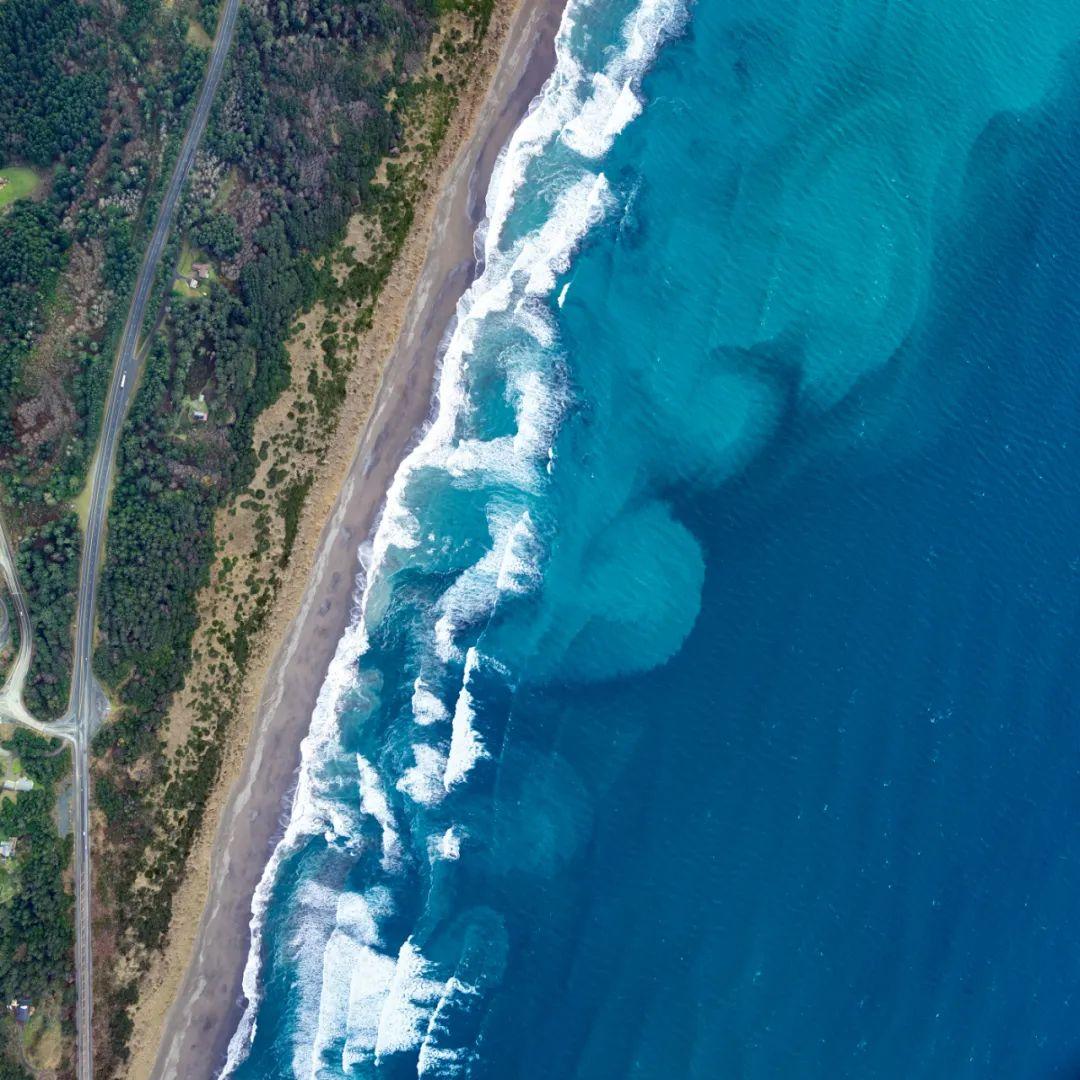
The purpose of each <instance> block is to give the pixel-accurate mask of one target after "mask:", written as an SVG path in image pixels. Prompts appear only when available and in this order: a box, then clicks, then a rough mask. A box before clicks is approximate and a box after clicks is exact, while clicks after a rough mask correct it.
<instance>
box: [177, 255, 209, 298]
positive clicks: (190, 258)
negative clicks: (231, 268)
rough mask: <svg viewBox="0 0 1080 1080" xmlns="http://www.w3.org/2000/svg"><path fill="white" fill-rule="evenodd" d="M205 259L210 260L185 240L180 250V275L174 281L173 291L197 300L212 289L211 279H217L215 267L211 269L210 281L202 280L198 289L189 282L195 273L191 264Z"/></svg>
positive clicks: (178, 273)
mask: <svg viewBox="0 0 1080 1080" xmlns="http://www.w3.org/2000/svg"><path fill="white" fill-rule="evenodd" d="M204 261H205V262H209V260H208V259H207V258H206V256H205V255H203V254H201V253H200V252H199V251H197V250H196V249H194V248H192V247H190V246H189V244H188V242H187V241H186V240H185V241H184V246H183V248H182V249H181V251H180V265H179V266H178V267H177V268H176V272H177V275H178V277H177V279H176V280H174V281H173V292H176V293H178V294H179V295H180V296H183V297H185V298H186V299H188V300H197V299H198V298H199V297H200V296H205V295H206V294H207V292H209V291H210V281H216V280H217V273H216V272H215V271H214V270H213V269H211V271H210V281H200V282H199V287H198V288H197V289H193V288H192V287H191V286H190V285H189V284H188V282H189V281H190V280H191V277H192V275H193V274H194V270H192V268H191V264H192V263H197V262H204Z"/></svg>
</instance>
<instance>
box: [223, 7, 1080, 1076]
mask: <svg viewBox="0 0 1080 1080" xmlns="http://www.w3.org/2000/svg"><path fill="white" fill-rule="evenodd" d="M1074 7H1075V6H1074V5H1067V4H1064V3H1053V2H1049V0H1040V2H1037V3H1034V4H1030V5H1025V6H1019V5H1012V4H1007V3H1003V2H998V0H982V2H979V3H972V2H965V3H961V2H959V0H955V2H945V0H938V2H937V3H934V4H929V3H925V2H923V0H912V2H910V3H907V4H904V5H902V7H901V6H898V5H895V4H886V3H884V2H881V3H877V2H872V0H864V2H862V3H859V4H857V5H856V4H851V5H847V4H844V3H839V2H838V3H825V2H821V0H814V2H807V3H803V4H796V3H794V2H792V0H760V2H757V3H752V2H750V3H748V2H742V3H739V4H734V3H728V2H727V0H699V2H698V3H697V4H695V5H694V6H692V7H690V8H689V9H687V10H686V11H684V12H682V13H680V12H678V10H677V9H674V8H670V7H668V6H666V5H664V4H661V3H659V2H656V3H653V4H646V5H645V6H643V7H640V8H638V7H636V6H635V5H634V4H632V3H629V2H627V3H623V2H618V0H591V2H590V0H574V2H573V3H572V6H571V8H570V15H571V19H572V23H573V25H570V23H568V24H567V25H566V27H565V28H564V34H563V37H562V39H561V42H562V43H561V46H560V66H559V69H558V71H557V73H556V77H555V80H554V82H553V83H552V84H550V85H549V87H548V89H547V91H546V95H545V99H544V103H542V104H541V106H540V107H539V108H538V109H537V110H536V111H535V112H534V113H533V114H532V116H531V117H530V120H529V121H527V122H526V125H525V128H524V129H523V131H522V132H521V133H519V139H518V143H517V144H516V145H515V146H513V147H511V150H510V152H509V154H508V157H507V159H506V163H505V165H504V168H503V169H502V170H501V171H500V172H499V174H498V175H497V177H496V180H495V183H494V185H493V190H492V194H491V196H490V197H489V210H490V212H491V217H492V225H491V227H490V228H489V231H488V236H487V241H486V243H487V271H486V273H485V276H484V277H483V278H482V279H481V280H480V282H478V284H477V286H475V287H474V289H473V290H472V291H471V293H470V294H469V296H468V297H466V300H465V301H464V302H463V306H462V307H461V309H460V311H459V324H458V329H457V331H456V334H455V337H454V338H453V339H452V340H451V343H450V346H449V350H448V353H447V359H446V361H445V363H444V369H443V375H442V383H441V392H440V399H439V411H438V414H437V417H436V418H435V419H434V422H433V424H432V426H431V428H430V430H429V431H428V432H427V434H426V436H425V438H424V439H423V441H422V442H421V444H420V447H419V448H418V450H417V451H416V453H415V454H414V455H413V456H412V457H411V458H410V461H409V462H408V463H407V464H406V466H405V468H404V469H403V470H402V472H401V473H400V474H399V478H398V481H397V482H396V484H395V488H394V490H393V491H392V493H391V498H390V505H389V508H388V510H387V513H386V515H385V517H384V520H383V523H382V525H381V526H380V529H379V532H378V534H377V535H376V538H375V543H374V545H373V548H372V549H371V550H370V551H368V552H366V553H365V560H366V565H367V568H368V587H367V590H366V593H365V601H364V604H365V606H364V618H363V621H362V624H361V625H360V626H358V627H357V629H356V630H355V631H354V632H353V633H351V634H350V636H349V638H347V639H346V641H345V642H343V644H342V647H341V649H340V650H339V656H338V660H337V662H336V664H335V668H334V672H333V673H332V677H331V681H330V683H329V684H328V687H327V690H326V691H325V694H324V700H323V702H322V703H321V705H320V710H319V712H318V713H317V715H316V717H315V720H314V723H313V730H312V736H311V738H310V739H309V742H308V745H307V748H306V753H305V765H304V771H303V774H302V779H301V786H300V791H299V793H298V796H297V806H296V809H295V811H294V817H293V822H292V825H291V826H290V829H289V832H288V833H287V835H286V838H285V841H284V842H283V845H282V847H281V848H280V849H279V852H278V855H277V856H276V857H275V861H274V864H273V865H272V867H271V869H270V871H269V872H268V876H267V879H266V881H265V883H264V889H263V890H262V892H261V894H260V897H259V899H258V901H257V905H256V908H257V919H256V930H257V945H256V948H255V951H254V953H253V961H252V965H251V967H250V969H249V976H248V990H249V993H250V994H251V995H252V996H253V997H254V998H256V999H257V1005H256V1006H255V1007H253V1009H252V1010H251V1012H250V1014H249V1017H248V1020H253V1021H254V1038H253V1039H251V1040H250V1051H249V1052H248V1054H247V1057H246V1059H245V1060H244V1061H243V1063H242V1064H240V1065H239V1066H238V1068H237V1069H236V1075H238V1076H243V1077H245V1078H253V1077H278V1076H281V1077H284V1076H292V1075H298V1076H301V1075H302V1076H308V1075H311V1076H317V1077H340V1076H358V1077H359V1076H388V1077H398V1076H401V1077H404V1076H416V1075H421V1076H469V1077H476V1078H485V1080H486V1078H491V1080H510V1078H516V1077H520V1078H522V1080H525V1078H528V1080H532V1078H563V1077H566V1078H570V1077H579V1078H583V1080H606V1078H621V1077H637V1078H648V1080H654V1078H655V1080H663V1078H673V1077H686V1078H695V1080H697V1078H701V1080H706V1078H713V1077H733V1078H734V1077H738V1078H744V1077H745V1078H766V1077H792V1076H798V1077H822V1078H832V1077H837V1076H851V1077H890V1078H893V1077H895V1078H901V1077H903V1078H909V1077H948V1078H950V1080H952V1078H956V1077H1037V1078H1041V1077H1052V1076H1060V1077H1075V1076H1077V1075H1080V917H1078V915H1077V908H1078V905H1077V899H1078V897H1080V716H1078V707H1077V706H1078V692H1080V674H1078V672H1077V669H1076V656H1077V652H1078V649H1080V619H1078V614H1080V579H1078V568H1080V507H1078V504H1077V499H1076V492H1077V491H1078V490H1080V453H1078V452H1077V451H1078V449H1080V430H1078V429H1080V425H1078V418H1080V371H1078V365H1077V360H1078V358H1080V319H1078V314H1080V312H1078V303H1077V300H1076V297H1078V296H1080V93H1078V91H1080V53H1078V52H1077V49H1076V45H1077V41H1078V39H1080V9H1074ZM635 12H636V14H635ZM628 18H629V19H631V20H633V19H637V23H636V24H634V25H636V26H637V27H638V28H639V29H643V30H646V31H647V32H646V33H644V34H643V36H642V38H641V39H640V41H641V43H642V47H641V48H640V49H639V48H637V46H636V45H635V43H634V42H635V40H636V39H634V37H633V34H630V35H629V37H628V36H627V34H626V31H625V28H626V27H627V26H628V25H630V24H628V23H627V22H626V20H627V19H628ZM654 38H655V44H656V45H657V47H656V48H653V47H651V45H650V44H649V43H650V42H653V41H654ZM628 41H629V43H628ZM601 70H606V72H607V78H608V80H609V82H605V80H604V79H599V80H597V79H592V78H591V73H594V72H598V71H601ZM609 83H610V87H614V89H613V90H612V91H611V92H609V89H610V87H609ZM623 83H627V84H628V85H629V87H630V89H629V90H627V91H625V92H624V93H623V95H622V96H621V97H620V96H619V88H620V86H621V85H622V84H623ZM631 91H632V92H633V95H634V98H636V99H638V100H639V101H640V104H641V105H642V106H643V110H642V111H641V114H640V115H639V116H637V117H636V118H635V117H633V116H632V115H631V114H632V113H633V112H634V111H635V109H634V108H629V109H628V108H627V106H629V105H631V104H632V102H633V100H634V99H633V98H631V97H630V96H629V95H630V92H631ZM590 97H591V99H592V101H593V104H591V105H590V104H587V101H588V99H589V98H590ZM583 103H586V104H584V105H583ZM526 136H530V137H531V139H532V141H531V142H529V141H528V139H526V138H525V137H526ZM511 195H512V200H510V196H511ZM250 1032H251V1026H250V1024H246V1025H245V1027H244V1028H243V1029H242V1030H241V1032H240V1034H239V1035H238V1037H237V1040H236V1043H235V1050H236V1058H237V1059H239V1058H240V1056H241V1054H242V1052H244V1051H246V1050H247V1048H248V1043H249V1039H250Z"/></svg>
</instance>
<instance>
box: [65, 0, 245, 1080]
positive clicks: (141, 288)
mask: <svg viewBox="0 0 1080 1080" xmlns="http://www.w3.org/2000/svg"><path fill="white" fill-rule="evenodd" d="M237 6H238V0H225V5H224V9H223V11H222V14H221V18H220V20H219V22H218V30H217V36H216V37H215V39H214V45H213V49H212V51H211V54H210V61H209V64H208V66H207V72H206V78H205V81H204V82H203V86H202V89H201V90H200V92H199V98H198V101H197V102H196V104H195V112H194V114H193V115H192V118H191V122H190V124H189V125H188V130H187V133H186V134H185V136H184V142H183V145H182V146H181V149H180V156H179V157H178V158H177V161H176V164H175V166H174V167H173V173H172V176H171V177H170V179H169V186H168V188H167V189H166V191H165V197H164V199H163V200H162V203H161V207H160V209H159V210H158V218H157V221H156V222H155V223H154V231H153V234H152V235H151V237H150V243H149V245H148V247H147V249H146V252H145V254H144V256H143V262H142V266H141V267H140V269H139V277H138V280H137V281H136V283H135V294H134V296H133V297H132V301H131V308H130V310H129V311H128V317H127V322H126V323H125V324H124V331H123V335H122V336H121V338H120V349H119V352H118V354H117V359H116V366H115V368H114V369H113V377H112V384H111V386H110V387H109V395H108V398H107V399H106V404H105V417H104V420H103V422H102V425H101V435H100V438H99V440H98V446H97V452H96V453H95V455H94V460H93V463H92V465H91V468H90V511H89V515H88V517H87V524H86V534H85V536H84V538H83V551H82V563H81V565H80V567H79V593H78V605H77V610H76V615H75V659H74V669H73V672H72V680H71V698H70V700H69V703H68V713H67V716H66V717H65V721H66V722H67V723H68V725H70V729H71V730H72V732H73V735H74V739H75V755H74V756H75V912H76V924H75V971H76V991H77V1005H76V1029H77V1034H78V1054H77V1061H76V1066H77V1067H76V1073H77V1076H78V1078H79V1080H91V1078H92V1077H93V1061H94V1050H93V1017H94V1002H93V986H94V968H93V957H92V955H91V948H90V945H91V938H92V935H91V921H90V920H91V896H92V889H91V864H90V835H89V821H90V785H89V761H88V759H89V749H90V739H91V737H92V736H93V734H94V731H95V729H96V728H97V725H98V723H99V720H100V717H101V714H102V711H103V710H102V706H103V704H104V699H103V695H102V693H101V689H100V687H99V686H98V684H97V682H96V680H95V679H94V676H93V672H92V671H91V661H92V657H93V652H94V625H95V615H96V611H97V587H98V577H99V572H100V569H101V557H102V553H103V551H104V543H105V519H106V511H107V510H108V504H109V494H110V490H111V487H112V474H113V466H114V464H115V461H116V443H117V438H118V437H119V434H120V428H121V425H122V423H123V420H124V415H125V413H126V412H127V407H128V403H129V401H130V399H131V395H132V394H133V393H134V391H135V386H136V384H137V383H138V379H139V373H140V370H141V358H140V357H139V356H138V355H137V350H136V346H137V344H138V340H139V330H140V328H141V327H142V324H143V320H144V318H145V315H146V305H147V302H148V301H149V299H150V294H151V292H152V290H153V286H154V278H155V274H156V272H157V267H158V263H159V262H160V261H161V253H162V251H163V250H164V247H165V241H166V239H167V237H168V234H169V229H170V227H171V226H172V221H173V217H174V216H175V213H176V207H177V204H178V203H179V200H180V192H181V190H182V189H183V186H184V181H185V180H186V179H187V176H188V173H189V172H190V171H191V165H192V162H193V161H194V160H195V151H196V150H197V149H198V145H199V141H200V140H201V139H202V136H203V132H204V131H205V130H206V121H207V119H208V117H209V116H210V108H211V106H212V104H213V100H214V94H215V93H216V92H217V88H218V84H219V83H220V81H221V73H222V70H223V68H224V65H225V57H226V55H227V54H228V51H229V46H230V44H231V43H232V36H233V30H234V27H235V24H236V12H237Z"/></svg>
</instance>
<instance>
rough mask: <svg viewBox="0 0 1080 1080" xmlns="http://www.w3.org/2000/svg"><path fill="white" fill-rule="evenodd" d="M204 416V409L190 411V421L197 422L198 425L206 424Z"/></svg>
mask: <svg viewBox="0 0 1080 1080" xmlns="http://www.w3.org/2000/svg"><path fill="white" fill-rule="evenodd" d="M206 415H207V414H206V410H205V409H199V408H194V409H192V410H191V419H192V420H198V421H199V423H200V424H205V423H206Z"/></svg>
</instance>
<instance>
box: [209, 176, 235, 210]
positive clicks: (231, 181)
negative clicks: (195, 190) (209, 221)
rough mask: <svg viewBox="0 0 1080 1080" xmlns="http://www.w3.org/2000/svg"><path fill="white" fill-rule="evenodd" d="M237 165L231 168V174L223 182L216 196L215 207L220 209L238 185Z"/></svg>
mask: <svg viewBox="0 0 1080 1080" xmlns="http://www.w3.org/2000/svg"><path fill="white" fill-rule="evenodd" d="M236 177H237V173H236V166H235V165H234V166H233V167H232V168H231V169H230V170H229V175H228V176H226V177H225V179H224V180H223V181H222V182H221V187H220V188H219V189H218V193H217V194H216V195H215V196H214V202H213V208H214V209H215V210H220V209H221V208H222V207H223V206H224V205H225V204H226V203H227V202H228V201H229V196H230V195H231V194H232V193H233V189H234V188H235V187H236Z"/></svg>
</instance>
